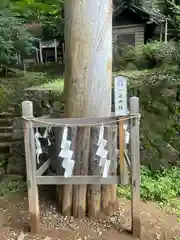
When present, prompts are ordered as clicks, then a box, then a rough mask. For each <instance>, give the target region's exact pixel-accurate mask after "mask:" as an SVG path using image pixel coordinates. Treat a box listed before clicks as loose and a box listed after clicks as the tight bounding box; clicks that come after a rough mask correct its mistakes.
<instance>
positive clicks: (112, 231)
mask: <svg viewBox="0 0 180 240" xmlns="http://www.w3.org/2000/svg"><path fill="white" fill-rule="evenodd" d="M41 195H43V194H41ZM119 202H120V205H119V210H118V211H117V212H116V213H114V215H113V216H111V217H109V218H103V219H83V220H76V219H74V218H72V217H70V218H68V217H62V216H60V215H58V213H57V211H56V206H55V201H54V200H49V199H47V197H44V196H43V197H41V200H40V210H41V229H40V232H39V233H38V234H37V235H31V234H30V233H28V230H29V229H28V201H27V196H26V194H24V193H23V194H22V193H21V194H17V193H12V194H11V195H8V197H2V198H0V240H16V239H17V240H22V239H23V240H38V239H39V240H58V239H60V240H109V239H111V240H120V239H122V240H132V239H133V238H132V236H131V234H130V233H129V231H130V226H131V222H130V202H129V201H127V200H124V199H120V200H119ZM141 222H142V237H141V239H142V240H146V239H147V240H171V239H175V240H179V239H180V238H178V237H180V222H178V218H177V217H176V216H173V215H169V214H167V213H166V212H165V211H163V210H162V209H160V207H158V205H156V204H155V203H151V202H147V203H142V204H141ZM24 235H25V236H24ZM20 236H21V237H22V238H21V237H20ZM23 236H24V238H23Z"/></svg>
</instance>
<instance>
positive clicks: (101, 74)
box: [64, 0, 112, 216]
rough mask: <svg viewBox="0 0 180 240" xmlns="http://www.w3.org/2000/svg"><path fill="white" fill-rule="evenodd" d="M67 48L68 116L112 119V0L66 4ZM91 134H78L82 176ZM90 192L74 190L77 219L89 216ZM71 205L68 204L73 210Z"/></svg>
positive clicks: (69, 189)
mask: <svg viewBox="0 0 180 240" xmlns="http://www.w3.org/2000/svg"><path fill="white" fill-rule="evenodd" d="M65 44H66V49H65V91H64V92H65V97H66V105H65V112H66V116H68V117H106V116H110V115H111V82H112V0H103V1H102V0H95V1H92V0H66V1H65ZM89 134H90V133H89V129H88V128H87V129H86V128H83V130H81V131H80V132H79V133H78V139H79V140H80V141H81V143H83V144H78V152H79V153H80V155H81V156H79V158H80V159H78V160H77V161H78V162H81V171H80V172H79V174H86V173H87V169H86V168H87V166H86V165H85V164H87V159H88V157H89V156H87V153H86V149H85V148H84V146H86V145H89V138H88V137H87V136H88V135H89ZM80 138H81V139H80ZM85 158H87V159H85ZM83 161H84V162H83ZM75 171H76V170H75ZM66 192H68V195H69V196H72V194H70V192H72V187H71V186H64V194H65V195H67V193H66ZM86 192H87V186H84V185H82V186H81V187H80V186H74V193H73V195H74V194H76V196H75V197H74V198H73V212H74V213H75V215H77V216H79V215H84V214H85V211H86V209H85V208H86V206H85V205H86V199H85V198H86ZM78 194H79V195H80V196H77V195H78ZM71 201H72V199H69V201H68V204H69V208H70V207H71V206H72V202H71ZM66 205H67V202H66ZM78 209H80V210H78ZM79 211H80V212H81V213H80V212H79Z"/></svg>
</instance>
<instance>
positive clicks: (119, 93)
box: [114, 76, 128, 116]
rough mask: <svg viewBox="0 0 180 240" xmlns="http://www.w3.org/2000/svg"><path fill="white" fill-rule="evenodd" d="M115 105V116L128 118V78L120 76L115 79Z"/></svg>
mask: <svg viewBox="0 0 180 240" xmlns="http://www.w3.org/2000/svg"><path fill="white" fill-rule="evenodd" d="M114 98H115V100H114V104H115V116H126V115H127V113H128V110H127V78H125V77H123V76H118V77H115V78H114Z"/></svg>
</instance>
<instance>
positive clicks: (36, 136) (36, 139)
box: [34, 132, 42, 164]
mask: <svg viewBox="0 0 180 240" xmlns="http://www.w3.org/2000/svg"><path fill="white" fill-rule="evenodd" d="M40 137H41V134H40V133H39V132H36V134H35V136H34V138H35V143H36V160H37V163H38V164H39V163H40V162H39V156H40V154H42V148H41V143H40V141H39V138H40Z"/></svg>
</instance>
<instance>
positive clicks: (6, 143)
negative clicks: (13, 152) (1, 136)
mask: <svg viewBox="0 0 180 240" xmlns="http://www.w3.org/2000/svg"><path fill="white" fill-rule="evenodd" d="M11 146H12V142H1V141H0V148H1V149H2V148H6V147H11Z"/></svg>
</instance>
